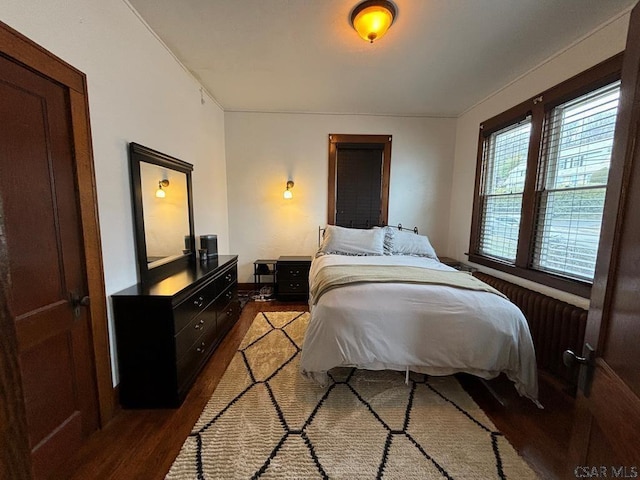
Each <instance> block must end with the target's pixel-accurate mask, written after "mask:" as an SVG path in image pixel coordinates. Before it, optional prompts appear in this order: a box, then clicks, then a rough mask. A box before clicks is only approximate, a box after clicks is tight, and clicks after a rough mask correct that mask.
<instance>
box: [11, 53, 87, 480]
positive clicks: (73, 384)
mask: <svg viewBox="0 0 640 480" xmlns="http://www.w3.org/2000/svg"><path fill="white" fill-rule="evenodd" d="M0 98H1V99H2V101H1V102H0V125H2V128H0V196H1V200H2V206H3V218H2V220H3V221H2V228H3V229H4V235H5V237H6V247H7V258H8V263H7V265H8V273H9V286H8V307H9V315H10V316H11V318H12V319H13V321H14V325H15V334H16V339H17V353H18V364H19V369H20V374H21V378H22V390H23V395H24V405H25V411H26V420H27V429H28V437H29V445H30V449H31V456H32V468H33V474H34V477H35V478H48V477H49V476H50V474H51V473H52V472H54V471H55V470H56V469H57V468H58V467H59V466H60V465H61V464H62V463H63V462H64V460H65V459H66V458H67V457H68V456H69V455H70V454H71V453H73V451H74V450H76V449H77V448H79V446H80V445H81V444H82V442H83V440H84V439H85V438H86V437H87V436H88V435H89V434H90V433H91V432H93V431H95V430H96V429H97V428H98V426H99V411H98V394H97V385H96V377H95V364H94V356H93V347H92V337H91V327H90V325H91V323H90V315H89V310H88V308H86V305H85V306H80V305H79V304H78V300H80V299H82V298H83V297H85V296H86V295H88V287H87V278H86V272H85V258H84V253H83V252H84V245H83V237H82V224H81V215H80V209H79V207H80V204H79V198H78V194H77V192H78V188H77V185H76V163H75V161H74V146H73V143H72V138H73V132H72V129H71V121H70V116H71V107H70V101H69V98H68V90H67V89H66V88H64V87H63V86H61V85H59V84H58V83H56V82H54V81H52V80H50V79H48V78H46V77H44V76H41V75H39V74H37V73H34V72H33V71H31V70H29V69H27V68H25V67H23V66H21V65H19V64H18V63H15V62H13V61H11V60H9V59H7V58H4V57H0ZM74 299H75V300H74ZM84 303H87V300H85V302H84Z"/></svg>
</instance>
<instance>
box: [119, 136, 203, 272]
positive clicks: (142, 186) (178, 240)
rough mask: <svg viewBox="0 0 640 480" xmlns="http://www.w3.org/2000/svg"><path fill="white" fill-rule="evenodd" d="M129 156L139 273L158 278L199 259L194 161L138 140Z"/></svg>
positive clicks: (132, 145) (131, 146)
mask: <svg viewBox="0 0 640 480" xmlns="http://www.w3.org/2000/svg"><path fill="white" fill-rule="evenodd" d="M129 160H130V167H131V193H132V196H133V218H134V224H135V230H136V235H135V240H136V253H137V255H136V257H137V260H138V272H139V274H140V281H141V282H143V283H145V282H154V281H158V280H162V279H163V278H166V277H167V276H168V275H171V274H173V273H175V272H177V271H179V270H180V269H183V268H186V267H187V266H188V265H189V264H190V263H191V262H192V260H194V249H193V245H194V238H195V237H194V233H193V203H192V197H191V196H192V193H191V172H192V171H193V165H191V164H190V163H187V162H184V161H182V160H179V159H177V158H175V157H172V156H170V155H167V154H165V153H161V152H158V151H156V150H152V149H150V148H148V147H144V146H142V145H139V144H137V143H134V142H131V143H130V144H129Z"/></svg>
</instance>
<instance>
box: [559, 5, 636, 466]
mask: <svg viewBox="0 0 640 480" xmlns="http://www.w3.org/2000/svg"><path fill="white" fill-rule="evenodd" d="M639 205H640V6H639V5H636V7H635V8H634V9H633V11H632V14H631V22H630V25H629V34H628V37H627V47H626V50H625V54H624V63H623V67H622V91H621V96H620V110H619V114H618V123H617V124H616V131H615V137H614V148H613V157H612V169H611V174H610V178H609V188H607V199H606V203H605V219H604V223H603V226H602V234H601V239H600V245H601V248H600V251H599V252H598V262H597V265H596V273H595V278H594V283H593V289H592V295H591V305H590V308H589V319H588V324H587V334H586V341H587V342H588V343H589V344H590V345H592V346H593V347H595V354H594V358H593V360H592V362H593V363H592V364H591V365H583V366H582V372H581V374H582V377H581V384H582V385H581V390H582V391H581V392H580V393H579V394H578V398H577V405H576V407H577V413H576V420H575V424H574V428H573V434H572V439H571V453H572V455H571V456H570V459H569V462H570V464H569V465H568V469H567V470H568V471H567V473H568V477H569V476H570V477H571V478H575V477H582V478H586V477H589V476H591V477H595V476H597V477H599V478H604V477H607V478H635V477H637V476H638V475H640V447H639V446H638V434H639V433H640V348H639V340H640V295H639V292H640V215H639V214H638V206H639ZM587 353H588V352H587V350H586V349H585V352H584V356H585V357H587ZM591 375H592V381H589V376H591Z"/></svg>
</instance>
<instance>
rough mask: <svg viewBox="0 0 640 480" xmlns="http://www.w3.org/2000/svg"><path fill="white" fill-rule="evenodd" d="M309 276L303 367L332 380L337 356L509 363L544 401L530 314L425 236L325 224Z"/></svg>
mask: <svg viewBox="0 0 640 480" xmlns="http://www.w3.org/2000/svg"><path fill="white" fill-rule="evenodd" d="M460 282H461V283H460ZM309 286H310V297H309V306H310V312H311V319H310V321H309V326H308V328H307V331H306V334H305V339H304V344H303V348H302V357H301V363H300V368H301V372H302V374H303V375H305V376H306V377H308V378H311V379H313V380H315V381H317V382H319V383H321V384H326V383H327V381H328V372H329V370H331V369H332V368H334V367H340V366H352V367H357V368H362V369H370V370H382V369H390V370H398V371H406V372H407V373H408V372H409V371H414V372H419V373H426V374H428V375H451V374H453V373H457V372H466V373H469V374H472V375H476V376H478V377H481V378H484V379H490V378H494V377H496V376H498V375H499V374H500V373H505V374H506V375H507V377H508V378H509V379H510V380H511V381H513V383H514V385H515V388H516V390H517V391H518V392H519V393H520V395H523V396H526V397H528V398H530V399H531V400H533V401H534V402H536V403H537V404H538V402H537V398H538V384H537V370H536V360H535V352H534V347H533V342H532V340H531V334H530V332H529V328H528V325H527V321H526V319H525V317H524V315H523V314H522V312H521V311H520V310H519V309H518V307H516V306H515V305H514V304H512V303H511V302H510V301H509V300H508V299H506V297H504V296H503V295H502V294H501V293H500V292H498V291H496V290H494V289H493V288H491V287H490V286H488V285H486V284H484V283H482V282H480V281H479V280H477V279H475V278H474V277H472V276H471V275H469V274H468V273H464V272H458V271H456V270H455V269H453V268H451V267H448V266H446V265H444V264H442V263H440V262H439V261H438V259H437V256H436V254H435V252H434V251H433V248H432V247H431V245H430V243H429V241H428V238H427V237H425V236H423V235H417V234H414V233H411V232H406V231H405V232H399V231H397V230H395V229H394V228H392V227H386V228H380V229H370V230H357V229H346V228H341V227H333V226H329V227H327V232H326V233H325V237H324V240H323V241H322V244H321V246H320V249H319V252H318V254H317V255H316V257H315V258H314V260H313V262H312V264H311V270H310V272H309ZM538 405H539V404H538Z"/></svg>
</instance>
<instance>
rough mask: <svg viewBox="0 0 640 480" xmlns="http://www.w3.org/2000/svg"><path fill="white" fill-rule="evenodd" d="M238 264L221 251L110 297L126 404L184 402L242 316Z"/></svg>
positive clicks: (174, 404)
mask: <svg viewBox="0 0 640 480" xmlns="http://www.w3.org/2000/svg"><path fill="white" fill-rule="evenodd" d="M237 264H238V257H237V256H236V255H221V256H219V257H218V258H217V259H210V260H209V261H208V262H207V263H200V262H198V263H197V264H194V265H190V266H188V267H187V268H185V269H184V270H181V271H179V272H177V273H175V274H173V275H170V276H169V277H167V278H164V279H163V280H160V281H157V282H152V283H148V284H140V283H139V284H136V285H133V286H131V287H129V288H127V289H125V290H122V291H120V292H118V293H116V294H114V295H112V296H111V299H112V302H113V315H114V320H115V330H116V341H117V349H118V370H119V373H120V387H119V388H120V403H121V404H122V406H123V407H124V408H166V407H178V406H179V405H180V404H181V403H182V401H183V400H184V398H185V396H186V394H187V393H188V391H189V388H190V387H191V385H192V384H193V381H194V380H195V378H196V376H197V375H198V373H199V372H200V370H201V368H202V367H203V366H204V364H205V362H206V361H207V359H208V358H209V357H210V356H211V354H212V353H213V351H214V349H215V348H216V346H217V345H218V343H220V341H221V340H222V338H224V336H225V334H226V333H227V332H228V331H229V329H230V328H231V327H232V326H233V325H234V323H235V322H236V321H237V320H238V317H239V315H240V303H239V301H238V284H237V279H238V269H237Z"/></svg>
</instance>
